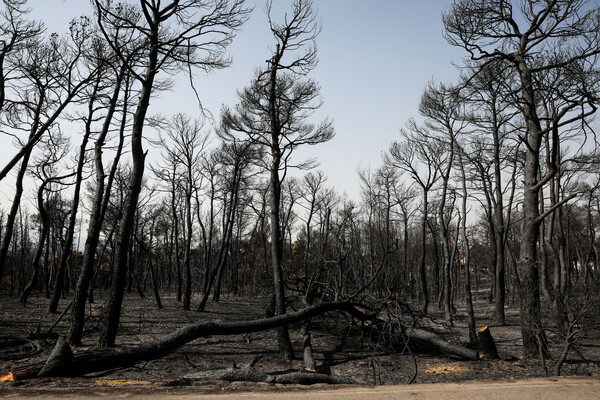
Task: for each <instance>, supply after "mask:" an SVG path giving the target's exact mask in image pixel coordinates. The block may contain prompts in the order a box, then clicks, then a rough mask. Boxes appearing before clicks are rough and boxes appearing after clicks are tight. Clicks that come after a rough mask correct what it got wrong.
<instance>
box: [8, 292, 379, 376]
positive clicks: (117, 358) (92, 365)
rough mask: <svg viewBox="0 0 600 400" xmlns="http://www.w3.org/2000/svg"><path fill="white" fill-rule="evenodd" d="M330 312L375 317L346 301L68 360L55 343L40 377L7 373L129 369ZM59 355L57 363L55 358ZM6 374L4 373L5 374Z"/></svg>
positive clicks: (208, 326) (194, 328)
mask: <svg viewBox="0 0 600 400" xmlns="http://www.w3.org/2000/svg"><path fill="white" fill-rule="evenodd" d="M330 311H344V312H347V313H349V314H351V315H352V316H354V317H356V318H359V319H362V320H376V317H374V316H372V315H368V314H365V313H364V312H362V311H360V310H359V309H358V306H357V305H356V304H353V303H350V302H331V303H321V304H317V305H314V306H310V307H307V308H304V309H302V310H300V311H297V312H293V313H287V314H284V315H278V316H275V317H271V318H264V319H259V320H251V321H237V322H205V321H203V322H197V323H195V324H191V325H187V326H184V327H182V328H179V329H177V330H175V331H174V332H172V333H170V334H168V335H166V336H164V337H163V338H162V339H159V340H157V341H154V342H151V343H143V344H140V345H137V346H127V347H121V348H104V349H94V350H89V351H83V352H81V353H78V354H75V355H73V356H72V357H70V356H68V355H66V354H65V351H70V350H69V349H68V347H67V348H65V347H64V346H61V343H62V342H61V341H60V340H59V341H58V342H57V346H60V351H58V350H57V351H53V353H52V354H51V355H50V357H49V358H48V361H47V362H46V364H49V365H51V368H46V369H45V370H44V371H43V373H42V374H40V372H42V367H41V366H40V365H35V366H32V367H30V368H27V369H25V370H19V371H8V372H12V373H13V377H14V378H15V379H28V378H34V377H38V376H81V375H85V374H89V373H92V372H99V371H106V370H111V369H115V368H123V367H129V366H132V365H134V364H136V363H138V362H140V361H151V360H156V359H159V358H162V357H164V356H166V355H168V354H170V353H172V352H173V351H175V350H176V349H178V348H179V347H181V346H183V345H185V344H187V343H189V342H191V341H193V340H196V339H198V338H201V337H205V336H212V335H238V334H244V333H250V332H258V331H264V330H268V329H274V328H277V327H280V326H283V325H289V324H294V323H298V322H301V321H303V320H305V319H307V318H311V317H315V316H317V315H321V314H324V313H326V312H330ZM57 356H60V360H58V361H59V362H57V360H56V357H57ZM8 372H7V373H8Z"/></svg>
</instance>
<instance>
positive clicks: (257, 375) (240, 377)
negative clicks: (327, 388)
mask: <svg viewBox="0 0 600 400" xmlns="http://www.w3.org/2000/svg"><path fill="white" fill-rule="evenodd" d="M258 358H259V357H257V358H255V359H254V360H252V361H251V362H250V363H249V364H248V365H245V366H243V367H237V366H235V365H234V366H232V367H229V368H224V369H218V370H212V371H201V372H195V373H193V374H187V375H185V376H184V377H183V378H184V379H190V380H196V379H202V380H204V379H210V380H219V381H226V382H264V383H280V384H288V385H289V384H297V385H314V384H316V383H326V384H329V385H340V384H347V385H352V384H356V381H354V380H352V379H350V378H344V377H335V376H331V375H326V374H320V373H316V372H306V371H305V372H288V373H285V374H267V373H265V372H262V371H259V370H258V369H256V368H254V364H255V363H256V361H258Z"/></svg>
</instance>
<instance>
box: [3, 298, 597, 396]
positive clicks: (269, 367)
mask: <svg viewBox="0 0 600 400" xmlns="http://www.w3.org/2000/svg"><path fill="white" fill-rule="evenodd" d="M97 296H98V298H97V299H96V300H97V301H96V303H95V304H93V305H91V306H90V308H89V310H88V318H87V322H86V326H85V328H86V331H85V335H84V337H83V346H82V347H81V348H75V349H74V352H77V351H81V350H85V349H89V348H91V347H93V346H94V345H95V342H96V340H97V336H98V330H99V329H98V324H99V315H100V312H101V304H102V299H101V298H100V296H99V295H97ZM162 300H163V306H164V308H163V309H162V310H158V309H157V308H156V307H155V303H154V300H153V299H152V298H144V299H140V298H139V297H137V296H136V295H134V294H130V295H128V296H127V297H126V301H125V306H124V310H123V316H122V318H121V327H120V331H119V336H118V338H117V344H118V345H120V346H125V345H135V344H137V343H140V342H143V341H148V340H154V339H157V338H159V337H161V336H162V335H164V334H167V333H170V332H172V331H173V330H174V329H177V328H179V327H181V326H183V325H185V324H188V323H191V322H193V321H197V320H198V319H202V320H213V321H235V320H240V319H257V318H262V317H264V308H265V304H266V303H267V299H265V298H261V297H249V298H235V297H230V298H225V299H223V300H221V302H219V303H211V302H209V303H208V304H207V310H206V311H204V312H197V311H183V309H182V307H181V304H180V303H178V302H177V301H176V299H175V297H174V296H164V297H163V298H162ZM193 300H195V304H196V305H197V304H198V302H199V299H198V298H194V299H193ZM67 304H68V301H67V300H62V301H61V304H60V307H59V309H60V310H62V309H64V307H66V305H67ZM193 304H194V303H193ZM47 306H48V300H47V299H45V298H42V297H32V298H31V302H30V303H28V304H27V306H26V307H23V305H22V304H20V303H19V302H18V300H17V299H16V298H14V297H8V296H0V336H12V337H27V336H28V335H29V334H30V333H32V332H44V331H45V330H47V329H48V328H49V327H50V326H51V325H52V324H53V323H54V322H55V320H56V319H57V318H58V314H52V315H50V314H48V313H47V311H46V310H47ZM476 310H477V313H476V315H477V316H479V318H478V319H477V325H478V327H479V326H484V325H487V324H489V323H490V319H491V311H490V310H491V305H490V304H488V303H487V302H485V301H477V302H476ZM506 315H507V323H508V324H507V325H505V326H490V330H491V333H492V336H493V337H494V339H495V341H496V345H497V347H498V352H499V354H500V357H501V360H499V361H490V360H479V361H459V360H457V359H456V358H453V357H447V356H443V355H439V354H437V355H436V354H415V358H413V357H412V356H411V355H410V354H409V353H408V352H407V351H404V352H403V350H404V349H403V348H401V346H398V347H397V348H392V347H390V346H384V345H382V344H381V343H379V342H378V341H377V340H376V339H375V337H376V335H374V334H373V332H371V331H369V330H366V331H365V330H363V329H362V326H361V324H360V323H356V322H355V321H352V319H351V318H350V317H348V316H346V315H343V314H329V315H325V316H323V317H319V318H314V319H313V320H312V323H313V329H312V342H313V349H314V352H315V354H314V355H315V359H316V361H317V365H318V366H319V372H324V373H329V374H331V375H333V376H342V377H351V378H352V379H354V380H355V381H356V382H358V383H359V384H361V385H390V384H405V383H408V382H409V381H410V380H411V379H412V378H413V376H414V375H415V368H416V378H415V380H414V382H415V383H436V382H464V381H472V380H516V379H523V378H533V377H543V376H545V372H544V368H543V365H542V362H541V361H539V360H527V359H523V358H522V357H521V356H522V343H521V333H520V327H519V324H518V318H519V316H518V310H516V309H513V308H507V310H506ZM435 317H436V316H435V315H434V318H435ZM438 318H439V321H441V320H442V317H441V314H440V315H438ZM69 319H70V314H69V312H67V313H66V315H65V316H64V318H63V319H62V320H61V321H60V322H59V323H58V324H57V325H56V327H55V328H54V329H53V333H55V334H62V335H64V334H66V333H67V331H68V323H69ZM465 320H466V316H465V315H464V310H460V309H459V311H458V314H457V316H456V319H455V324H456V326H455V328H454V329H453V331H452V332H453V333H452V334H448V333H447V332H446V335H445V336H446V337H447V338H448V339H452V338H454V339H455V340H456V339H457V340H459V341H465V339H466V336H465V333H466V332H467V330H466V322H465ZM439 326H440V327H441V328H440V329H438V332H444V331H445V329H443V325H441V324H440V325H439ZM548 326H549V325H548ZM290 333H291V336H292V341H293V344H294V347H295V349H296V352H297V356H300V357H301V353H300V350H301V347H302V338H301V336H300V326H299V325H295V326H291V327H290ZM548 335H549V340H550V342H551V343H550V344H551V353H552V354H553V355H554V359H556V358H558V355H559V353H560V350H561V347H560V346H561V345H562V343H561V341H560V338H559V337H558V336H556V335H553V334H552V333H551V332H549V334H548ZM599 338H600V333H599V332H597V331H590V332H587V337H586V338H585V339H584V340H583V341H581V342H580V343H578V344H577V347H576V349H577V351H572V352H571V353H570V355H569V357H568V358H567V362H566V363H565V365H564V366H563V368H562V374H563V375H588V376H591V375H595V376H598V375H600V340H598V339H599ZM55 341H56V339H55V338H51V337H50V338H45V339H36V342H37V343H38V344H39V347H40V349H41V351H40V352H39V353H38V354H35V355H31V354H29V353H27V352H28V351H30V352H31V350H27V349H26V348H24V349H23V358H17V359H15V357H14V354H15V352H17V353H18V351H19V349H15V348H14V346H13V347H12V348H10V349H7V348H4V349H3V348H1V346H0V372H2V371H6V370H12V369H18V368H21V367H24V366H27V365H31V364H34V363H38V362H43V361H45V360H46V359H47V357H48V355H49V354H50V352H51V350H52V348H53V346H54V344H55ZM26 345H27V343H25V344H24V346H26ZM29 348H31V346H30V347H29ZM7 354H10V355H11V357H12V358H11V359H9V358H8V356H7ZM259 355H260V356H262V357H261V359H260V360H259V361H258V363H257V364H256V365H255V367H256V368H257V369H259V370H261V371H264V372H266V373H269V374H281V373H286V372H292V371H299V370H302V368H303V364H302V360H301V359H300V358H297V359H295V360H293V361H287V362H286V361H282V360H280V359H279V353H278V347H277V342H276V334H275V332H274V331H266V332H257V333H251V334H246V335H232V336H220V337H216V336H214V337H206V338H201V339H198V340H196V341H194V342H192V343H189V344H187V345H185V346H183V347H182V348H180V349H179V350H177V351H176V352H174V353H173V354H171V355H169V356H167V357H164V358H162V359H160V360H154V361H150V362H146V363H139V364H138V365H136V366H134V367H131V368H126V369H120V370H115V371H108V372H103V373H98V374H93V375H89V376H86V377H81V378H60V379H33V380H27V381H17V382H0V392H2V393H3V394H7V395H8V394H9V393H25V392H26V393H36V394H43V391H44V390H50V389H53V390H54V389H60V390H63V391H65V393H69V390H73V391H74V390H81V389H82V388H87V389H89V391H90V392H93V391H94V390H102V391H103V392H104V391H108V392H109V393H113V391H115V392H114V393H118V392H119V391H126V392H127V393H149V392H169V393H177V392H178V391H181V390H189V389H190V388H191V387H193V388H194V391H200V392H203V393H211V392H221V391H223V390H225V391H264V390H277V389H278V388H281V387H283V386H282V385H272V384H265V383H246V382H234V383H226V382H220V381H198V380H190V379H184V378H183V376H184V375H187V374H190V373H194V372H199V371H206V370H214V369H222V368H226V367H230V366H232V365H234V364H236V365H244V364H246V363H248V362H249V361H251V360H252V359H254V358H255V357H256V356H259ZM554 363H555V360H548V361H547V367H548V370H549V371H550V372H551V371H552V370H553V367H554ZM315 387H317V388H321V389H323V388H325V387H327V385H315V386H312V388H315ZM285 388H286V389H290V388H295V389H297V390H305V389H306V388H302V387H300V386H293V387H290V386H289V385H288V386H285Z"/></svg>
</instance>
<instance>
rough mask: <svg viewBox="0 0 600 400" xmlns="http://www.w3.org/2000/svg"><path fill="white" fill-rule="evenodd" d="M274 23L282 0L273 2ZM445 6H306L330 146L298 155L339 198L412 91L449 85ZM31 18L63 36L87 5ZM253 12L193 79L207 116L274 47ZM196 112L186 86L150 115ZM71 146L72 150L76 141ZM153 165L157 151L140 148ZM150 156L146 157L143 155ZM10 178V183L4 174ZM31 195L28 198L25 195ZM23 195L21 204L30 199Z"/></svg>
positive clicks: (2, 197) (2, 193) (260, 14)
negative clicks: (225, 51) (209, 68)
mask: <svg viewBox="0 0 600 400" xmlns="http://www.w3.org/2000/svg"><path fill="white" fill-rule="evenodd" d="M274 2H275V6H274V7H275V11H276V12H275V15H274V19H275V20H277V15H282V13H283V12H284V11H285V10H288V9H289V8H290V7H289V5H290V3H291V0H275V1H274ZM450 3H451V2H450V0H422V1H410V0H371V1H365V0H321V1H318V0H315V2H314V4H315V6H316V8H317V9H318V13H319V16H320V18H321V20H322V25H323V29H322V32H321V34H320V36H319V37H318V41H317V45H318V56H319V60H320V61H319V65H318V66H317V68H316V69H315V70H314V71H313V72H312V73H311V74H310V76H311V77H312V78H313V79H315V80H316V81H317V82H318V83H319V84H320V85H321V95H322V99H323V101H324V104H323V107H322V109H321V110H320V111H319V113H318V115H317V116H316V117H315V118H316V120H315V122H317V121H318V119H322V118H323V117H325V116H327V117H329V118H331V119H332V120H333V123H334V126H335V130H336V137H335V138H334V139H332V140H331V141H330V142H328V143H325V144H321V145H318V146H314V147H310V149H309V150H307V151H305V152H298V154H297V157H298V158H296V159H302V158H306V156H307V155H310V156H311V157H316V158H317V159H319V161H320V163H321V165H320V167H319V169H322V170H323V171H324V172H325V174H326V175H327V176H328V178H329V179H328V183H329V185H331V186H334V187H335V188H336V190H337V191H338V192H339V193H343V192H346V193H348V194H349V195H350V196H351V197H353V198H355V199H357V200H358V190H359V189H358V188H359V184H358V176H357V173H356V171H357V168H359V167H361V168H365V167H368V166H369V165H370V166H371V167H373V168H375V167H377V166H378V165H379V164H380V159H381V153H382V152H383V151H385V150H386V149H387V148H388V146H389V144H390V143H391V142H392V141H393V140H396V139H398V138H399V134H398V132H399V129H400V128H401V127H402V126H404V124H405V122H406V121H407V120H408V119H409V118H411V117H417V116H418V111H417V107H418V104H419V100H420V96H421V92H422V90H423V89H424V87H425V85H426V84H427V82H428V81H429V80H431V79H435V80H436V81H442V82H452V81H455V80H456V78H457V76H458V72H457V71H456V69H455V68H454V67H453V66H452V65H451V61H452V60H454V61H459V60H460V58H461V57H462V56H463V55H464V54H463V53H462V52H461V51H460V50H459V49H456V48H453V47H451V46H450V45H448V44H447V43H446V41H445V40H444V38H443V36H442V32H443V27H442V22H441V13H442V12H443V11H444V10H445V9H446V8H447V7H448V6H449V5H450ZM29 4H30V7H31V8H32V14H31V16H32V17H34V18H37V19H40V20H42V21H44V22H45V23H46V25H47V28H48V31H49V32H64V31H65V30H66V29H67V27H68V22H69V20H70V19H71V18H73V17H76V16H78V15H82V14H89V12H90V5H89V2H88V1H86V0H30V1H29ZM249 4H251V5H254V8H255V9H254V12H253V13H252V16H251V19H250V21H248V23H247V24H246V25H245V26H244V28H243V29H242V31H241V32H240V33H239V34H238V36H237V37H236V40H235V41H234V43H233V45H232V46H231V47H230V51H229V54H230V55H232V56H233V66H232V67H231V68H228V69H225V70H221V71H216V72H213V73H212V74H210V75H208V76H205V75H203V74H202V73H200V72H198V73H197V79H196V87H197V88H198V90H199V94H200V97H201V100H202V102H203V104H204V106H205V107H206V108H208V110H209V111H211V112H212V113H213V115H214V116H215V117H216V118H217V119H218V116H219V110H220V108H221V105H222V104H228V105H234V104H235V102H236V90H238V89H241V88H243V87H244V86H245V85H247V84H248V83H249V82H250V80H251V78H252V76H253V72H254V69H255V67H256V66H259V65H260V66H262V65H264V63H265V60H267V59H268V58H269V57H270V50H269V48H270V46H272V45H273V44H274V41H273V40H272V38H271V36H270V32H269V28H268V24H267V22H266V17H265V12H264V1H250V3H249ZM176 112H185V113H188V114H190V115H194V114H195V113H197V112H198V109H197V103H196V101H195V97H194V95H193V93H192V91H191V90H190V89H189V88H188V85H186V82H185V80H183V81H182V82H179V83H178V84H177V85H176V86H175V88H174V89H173V90H172V91H170V92H164V93H162V94H161V95H160V98H159V99H157V100H155V101H153V102H152V104H151V106H150V114H155V113H161V114H165V115H169V114H173V113H176ZM10 143H11V142H10V140H7V139H6V138H1V137H0V164H1V165H2V166H3V165H5V164H6V162H7V161H8V159H9V158H10V157H12V155H13V154H14V153H15V151H16V150H15V149H14V147H13V146H12V145H11V144H10ZM72 146H73V147H76V146H78V140H77V138H74V139H73V142H72ZM149 150H150V152H151V153H152V152H155V153H156V156H158V152H159V150H157V149H152V148H151V149H149ZM150 156H151V157H152V156H153V155H152V154H150ZM11 175H14V173H13V174H11ZM11 182H12V179H8V178H6V179H5V180H4V181H3V182H0V204H1V205H2V207H4V208H5V209H7V207H8V203H7V200H8V199H9V198H11V196H12V191H13V189H12V187H11ZM31 190H32V189H31ZM31 190H30V192H29V193H26V194H25V195H26V196H30V194H31Z"/></svg>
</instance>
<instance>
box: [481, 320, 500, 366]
mask: <svg viewBox="0 0 600 400" xmlns="http://www.w3.org/2000/svg"><path fill="white" fill-rule="evenodd" d="M477 338H479V346H480V347H481V353H482V355H483V358H486V359H488V360H499V359H500V356H499V355H498V350H497V349H496V343H495V342H494V338H493V337H492V333H491V332H490V329H489V328H488V327H487V326H484V327H483V328H481V329H480V330H479V331H477Z"/></svg>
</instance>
